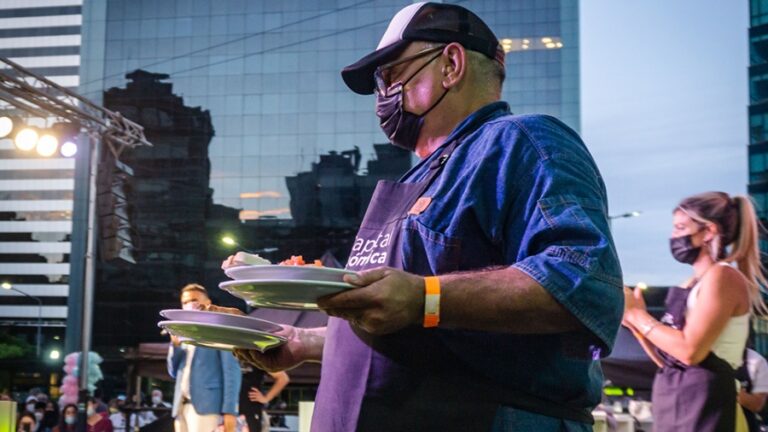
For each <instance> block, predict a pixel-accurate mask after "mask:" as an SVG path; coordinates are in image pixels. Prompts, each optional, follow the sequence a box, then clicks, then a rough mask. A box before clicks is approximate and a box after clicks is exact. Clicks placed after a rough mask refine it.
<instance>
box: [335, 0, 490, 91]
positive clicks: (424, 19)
mask: <svg viewBox="0 0 768 432" xmlns="http://www.w3.org/2000/svg"><path fill="white" fill-rule="evenodd" d="M414 41H424V42H444V43H451V42H458V43H460V44H461V45H462V46H463V47H464V48H466V49H469V50H472V51H477V52H479V53H482V54H485V55H486V56H487V57H488V58H490V59H493V60H496V61H498V62H499V63H501V65H502V66H503V65H504V50H503V49H502V47H501V45H500V44H499V40H498V38H496V35H494V34H493V32H492V31H491V29H490V28H488V26H487V25H486V24H485V23H484V22H483V20H481V19H480V18H479V17H478V16H477V15H475V14H474V13H473V12H472V11H470V10H468V9H466V8H464V7H461V6H458V5H454V4H446V3H425V2H422V3H414V4H412V5H409V6H406V7H404V8H403V9H401V10H400V12H398V13H397V14H396V15H395V16H394V17H393V18H392V21H390V22H389V27H387V31H386V32H384V36H382V38H381V41H380V42H379V46H378V47H376V51H374V52H372V53H370V54H368V55H367V56H365V57H363V58H361V59H360V60H358V61H357V62H355V63H353V64H351V65H349V66H347V67H345V68H344V69H343V70H342V71H341V77H342V78H343V79H344V82H345V83H346V84H347V87H349V88H350V89H351V90H352V91H354V92H355V93H359V94H371V93H373V89H374V86H375V83H374V79H373V73H374V72H375V71H376V68H377V67H379V66H381V65H383V64H385V63H388V62H390V61H392V60H394V59H395V58H397V56H399V55H400V53H402V52H403V50H405V48H406V47H407V46H408V44H410V43H411V42H414Z"/></svg>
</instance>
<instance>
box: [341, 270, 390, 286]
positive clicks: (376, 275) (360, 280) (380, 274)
mask: <svg viewBox="0 0 768 432" xmlns="http://www.w3.org/2000/svg"><path fill="white" fill-rule="evenodd" d="M388 274H389V267H378V268H375V269H372V270H365V271H361V272H359V273H357V274H356V275H344V282H346V283H349V284H352V285H357V286H366V285H370V284H372V283H374V282H376V281H379V280H381V279H384V278H385V277H386V276H387V275H388Z"/></svg>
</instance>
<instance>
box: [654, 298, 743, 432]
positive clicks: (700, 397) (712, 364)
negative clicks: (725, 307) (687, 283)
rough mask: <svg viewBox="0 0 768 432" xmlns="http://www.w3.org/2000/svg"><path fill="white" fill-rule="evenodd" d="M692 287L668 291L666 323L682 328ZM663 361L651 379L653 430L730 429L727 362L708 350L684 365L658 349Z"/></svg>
mask: <svg viewBox="0 0 768 432" xmlns="http://www.w3.org/2000/svg"><path fill="white" fill-rule="evenodd" d="M690 292H691V289H684V288H679V287H672V288H670V289H669V292H668V293H667V300H666V306H667V311H666V313H665V314H664V317H663V318H662V322H663V323H664V324H665V325H669V326H671V327H673V328H676V329H678V330H682V329H683V328H685V312H686V303H687V300H688V295H689V294H690ZM657 351H658V353H659V356H660V357H661V358H662V360H663V362H664V367H662V368H661V369H660V370H659V371H658V372H657V373H656V377H655V378H654V380H653V394H652V396H651V401H652V402H653V425H654V431H655V432H732V431H733V430H734V429H735V425H736V374H735V371H734V370H733V368H732V367H731V365H730V364H728V362H726V361H725V360H723V359H721V358H720V357H718V356H716V355H715V354H714V353H712V352H710V353H709V354H708V355H707V357H706V358H705V359H704V361H702V362H701V363H699V364H697V365H694V366H686V365H685V364H683V363H681V362H680V361H678V360H677V359H675V358H674V357H672V356H670V355H668V354H667V353H665V352H663V351H661V350H657Z"/></svg>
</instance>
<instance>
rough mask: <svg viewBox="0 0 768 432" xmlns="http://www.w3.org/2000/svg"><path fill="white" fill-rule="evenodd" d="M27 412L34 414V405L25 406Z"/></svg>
mask: <svg viewBox="0 0 768 432" xmlns="http://www.w3.org/2000/svg"><path fill="white" fill-rule="evenodd" d="M27 411H29V412H31V413H33V412H35V404H33V403H31V404H27Z"/></svg>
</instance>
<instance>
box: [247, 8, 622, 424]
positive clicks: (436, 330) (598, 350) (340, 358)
mask: <svg viewBox="0 0 768 432" xmlns="http://www.w3.org/2000/svg"><path fill="white" fill-rule="evenodd" d="M342 78H343V79H344V82H345V83H346V84H347V86H348V87H349V88H350V89H352V90H353V91H354V92H356V93H360V94H371V93H375V95H376V115H377V116H378V117H379V119H380V123H381V127H382V129H383V130H384V132H385V133H386V135H387V136H388V137H389V139H390V141H391V142H392V144H394V145H396V146H399V147H403V148H406V149H408V150H411V151H413V152H415V153H416V154H417V155H418V156H419V157H420V158H421V161H420V162H419V163H418V164H417V165H416V166H415V167H413V168H412V169H411V170H410V171H409V172H408V173H407V174H406V175H405V176H404V177H403V178H402V179H401V180H400V181H398V182H386V181H383V182H380V183H379V185H378V187H377V189H376V191H375V192H374V194H373V198H372V199H371V203H370V205H369V207H368V210H367V212H366V215H365V218H364V220H363V223H362V225H361V227H360V230H359V232H358V234H357V238H356V239H355V243H354V245H353V247H352V252H351V254H350V257H349V260H348V264H347V268H348V269H350V270H355V271H356V272H357V275H356V276H345V279H346V280H347V281H348V282H349V283H351V284H354V285H356V286H358V287H359V288H357V289H352V290H347V291H344V292H342V293H339V294H336V295H333V296H329V297H325V298H321V299H320V300H319V301H318V305H319V306H320V307H321V308H322V309H323V310H325V311H326V312H327V313H328V314H329V315H331V316H332V318H331V319H330V320H329V322H328V326H327V328H322V329H309V330H307V329H295V328H288V329H286V333H285V334H286V335H287V336H288V337H289V338H290V341H289V342H288V343H287V344H286V345H284V346H283V347H281V348H278V349H276V350H272V351H268V352H267V353H265V354H260V353H258V352H256V351H237V352H236V355H237V356H238V357H240V358H241V359H246V360H249V361H251V362H253V363H255V364H256V365H258V366H260V367H262V368H266V369H268V370H277V369H286V368H290V367H293V366H295V365H297V364H300V363H301V362H303V361H320V360H322V373H321V380H320V387H319V389H318V393H317V398H316V405H315V410H314V415H313V419H312V430H313V431H316V432H326V431H334V432H348V431H350V432H351V431H467V430H472V431H494V432H496V431H537V432H549V431H564V430H565V431H588V430H591V426H590V423H591V421H592V419H591V415H590V411H591V409H592V408H593V407H594V406H595V405H596V404H597V403H598V402H599V401H600V395H601V384H602V373H601V371H600V366H599V363H598V361H597V360H598V359H599V358H600V357H601V356H605V355H607V354H608V352H609V350H610V348H611V347H612V345H613V342H614V338H615V336H616V332H617V330H618V326H619V324H620V320H621V315H622V309H623V305H622V291H621V287H622V284H621V270H620V268H619V262H618V258H617V255H616V251H615V248H614V245H613V241H612V239H611V236H610V233H609V230H608V217H607V204H606V193H605V187H604V185H603V182H602V179H601V177H600V173H599V172H598V170H597V167H596V166H595V163H594V161H593V160H592V157H591V156H590V154H589V152H588V151H587V149H586V147H585V145H584V143H583V142H582V141H581V139H580V138H579V137H578V135H577V134H576V133H575V132H573V131H572V130H571V129H569V128H568V127H567V126H565V125H564V124H563V123H561V122H560V121H558V120H557V119H554V118H552V117H548V116H542V115H524V116H514V115H512V114H511V113H510V112H509V106H508V105H507V104H506V103H504V102H500V101H499V98H500V95H501V85H502V82H503V79H504V52H503V51H502V49H501V47H500V46H499V43H498V40H497V38H496V36H495V35H494V34H493V33H492V31H491V30H490V29H489V28H488V27H487V26H486V25H485V23H484V22H483V21H482V20H481V19H480V18H479V17H477V16H476V15H475V14H474V13H472V12H471V11H469V10H467V9H465V8H463V7H460V6H456V5H451V4H442V3H416V4H412V5H409V6H407V7H405V8H404V9H402V10H401V11H400V12H398V13H397V14H396V15H395V16H394V18H393V19H392V21H391V22H390V24H389V27H388V28H387V30H386V32H385V34H384V36H383V37H382V39H381V42H380V43H379V46H378V48H377V49H376V51H374V52H373V53H371V54H369V55H367V56H365V57H363V58H362V59H361V60H360V61H358V62H357V63H355V64H353V65H350V66H348V67H347V68H345V69H344V70H343V71H342Z"/></svg>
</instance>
